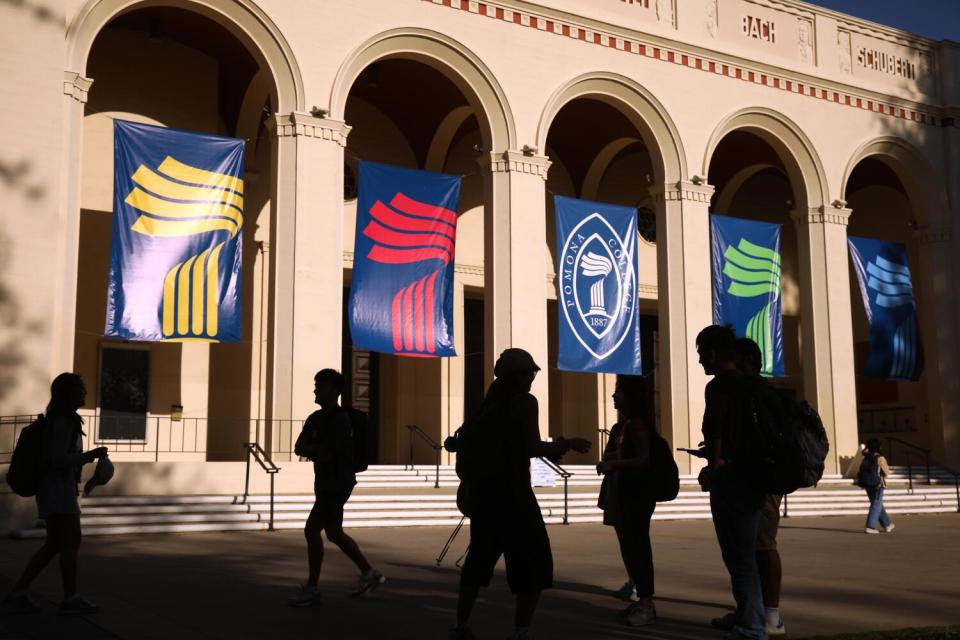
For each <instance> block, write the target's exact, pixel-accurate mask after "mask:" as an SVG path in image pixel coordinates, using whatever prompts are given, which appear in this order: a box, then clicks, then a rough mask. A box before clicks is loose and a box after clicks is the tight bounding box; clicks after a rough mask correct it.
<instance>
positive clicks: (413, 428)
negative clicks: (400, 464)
mask: <svg viewBox="0 0 960 640" xmlns="http://www.w3.org/2000/svg"><path fill="white" fill-rule="evenodd" d="M407 430H408V431H409V433H410V459H409V466H410V468H411V469H413V436H414V435H416V436H417V437H419V438H420V439H421V440H423V441H424V442H426V443H427V444H428V445H430V447H431V448H432V449H433V455H434V456H435V458H436V460H435V472H434V479H433V488H434V489H439V488H440V451H442V450H443V447H442V446H441V445H440V443H438V442H437V441H436V440H434V439H433V438H431V437H430V436H429V435H427V433H426V432H425V431H424V430H423V429H421V428H420V427H418V426H417V425H415V424H408V425H407Z"/></svg>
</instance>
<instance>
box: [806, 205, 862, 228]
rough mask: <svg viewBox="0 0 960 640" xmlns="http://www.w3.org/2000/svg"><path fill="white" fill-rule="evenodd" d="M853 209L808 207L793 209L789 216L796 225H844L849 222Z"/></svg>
mask: <svg viewBox="0 0 960 640" xmlns="http://www.w3.org/2000/svg"><path fill="white" fill-rule="evenodd" d="M852 214H853V209H848V208H846V207H836V206H834V207H810V208H809V209H794V210H793V211H792V212H790V217H791V218H792V219H793V223H794V224H795V225H796V226H798V227H799V226H803V225H811V224H837V225H840V226H842V227H846V226H847V225H849V224H850V216H851V215H852Z"/></svg>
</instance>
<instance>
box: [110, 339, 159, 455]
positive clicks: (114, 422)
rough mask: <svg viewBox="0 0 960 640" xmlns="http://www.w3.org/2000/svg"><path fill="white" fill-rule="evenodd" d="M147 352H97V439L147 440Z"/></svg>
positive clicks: (148, 373)
mask: <svg viewBox="0 0 960 640" xmlns="http://www.w3.org/2000/svg"><path fill="white" fill-rule="evenodd" d="M149 389H150V352H149V351H147V350H146V349H115V348H109V347H104V348H103V350H102V351H101V352H100V424H99V427H98V429H97V439H98V440H101V441H102V440H133V441H138V442H146V440H147V406H148V405H147V400H148V398H149V396H148V391H149Z"/></svg>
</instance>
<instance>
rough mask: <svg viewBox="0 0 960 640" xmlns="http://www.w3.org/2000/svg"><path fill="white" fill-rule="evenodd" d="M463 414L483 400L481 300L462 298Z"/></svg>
mask: <svg viewBox="0 0 960 640" xmlns="http://www.w3.org/2000/svg"><path fill="white" fill-rule="evenodd" d="M463 350H464V354H463V355H464V359H463V360H464V366H463V415H464V417H465V418H468V417H470V416H472V415H473V414H475V413H476V412H477V411H478V410H479V409H480V403H482V402H483V393H484V391H485V389H484V386H483V300H480V299H477V298H464V300H463Z"/></svg>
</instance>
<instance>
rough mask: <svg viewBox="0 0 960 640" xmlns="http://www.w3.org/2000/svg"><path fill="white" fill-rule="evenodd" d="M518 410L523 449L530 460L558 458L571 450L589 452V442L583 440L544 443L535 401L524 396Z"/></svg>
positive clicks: (538, 410)
mask: <svg viewBox="0 0 960 640" xmlns="http://www.w3.org/2000/svg"><path fill="white" fill-rule="evenodd" d="M519 404H520V406H519V408H518V410H519V413H520V416H519V417H520V425H521V427H520V428H521V432H522V436H523V443H524V448H525V449H526V452H527V457H530V458H554V457H560V456H562V455H563V454H565V453H566V452H568V451H570V450H571V449H573V450H576V451H579V452H580V453H586V452H587V451H589V450H590V441H589V440H585V439H584V438H567V439H564V440H559V441H557V442H544V441H543V440H541V439H540V417H539V415H540V407H539V405H538V404H537V399H536V398H535V397H533V396H531V395H526V396H524V397H523V398H521V400H520V403H519Z"/></svg>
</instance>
